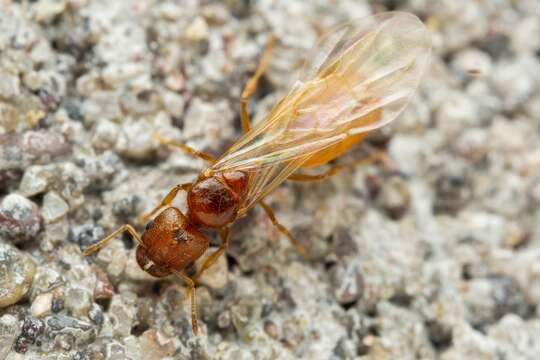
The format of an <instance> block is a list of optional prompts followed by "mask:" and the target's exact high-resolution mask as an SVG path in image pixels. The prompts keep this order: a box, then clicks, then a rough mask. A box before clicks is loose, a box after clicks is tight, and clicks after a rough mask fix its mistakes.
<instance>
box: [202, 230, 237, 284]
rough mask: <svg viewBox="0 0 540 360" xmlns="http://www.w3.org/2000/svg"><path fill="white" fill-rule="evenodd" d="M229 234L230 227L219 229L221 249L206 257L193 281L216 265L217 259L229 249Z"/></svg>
mask: <svg viewBox="0 0 540 360" xmlns="http://www.w3.org/2000/svg"><path fill="white" fill-rule="evenodd" d="M229 235H230V233H229V228H228V227H225V228H222V229H221V230H220V231H219V237H220V238H221V244H219V249H217V250H216V251H214V252H213V253H212V254H210V256H208V257H207V258H206V260H205V261H204V263H203V265H202V267H201V269H200V270H199V271H197V274H195V276H193V281H197V279H198V278H199V277H201V275H202V273H203V272H204V271H205V270H207V269H208V268H210V266H212V265H214V263H215V262H216V261H217V259H219V257H220V256H221V255H223V253H224V252H225V250H226V249H227V245H228V244H229Z"/></svg>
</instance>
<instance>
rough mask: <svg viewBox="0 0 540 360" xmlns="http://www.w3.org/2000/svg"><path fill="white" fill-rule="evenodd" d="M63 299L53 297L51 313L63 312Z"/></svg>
mask: <svg viewBox="0 0 540 360" xmlns="http://www.w3.org/2000/svg"><path fill="white" fill-rule="evenodd" d="M64 304H65V302H64V299H62V298H60V297H56V296H55V297H53V300H52V304H51V310H52V312H53V313H55V314H57V313H59V312H60V311H62V310H64Z"/></svg>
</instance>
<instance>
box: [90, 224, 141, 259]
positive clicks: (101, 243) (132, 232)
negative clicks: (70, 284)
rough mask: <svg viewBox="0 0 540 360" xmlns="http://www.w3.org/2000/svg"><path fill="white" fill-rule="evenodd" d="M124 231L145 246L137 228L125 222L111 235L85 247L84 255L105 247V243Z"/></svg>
mask: <svg viewBox="0 0 540 360" xmlns="http://www.w3.org/2000/svg"><path fill="white" fill-rule="evenodd" d="M124 231H127V232H128V233H129V234H130V235H131V236H132V237H133V238H134V239H135V240H136V241H137V242H138V243H139V245H142V246H144V244H143V242H142V240H141V237H140V236H139V234H137V232H136V231H135V229H134V228H133V226H131V225H129V224H124V225H122V226H121V227H120V228H119V229H117V230H116V231H114V232H112V233H111V234H110V235H109V236H107V237H106V238H104V239H102V240H100V241H98V242H97V243H95V244H92V245H90V246H89V247H87V248H86V249H84V251H83V255H84V256H88V255H90V254H92V253H94V252H96V251H98V250H99V249H101V248H102V247H104V246H105V245H107V243H108V242H109V241H111V240H112V239H113V238H114V237H116V236H117V235H119V234H121V233H123V232H124Z"/></svg>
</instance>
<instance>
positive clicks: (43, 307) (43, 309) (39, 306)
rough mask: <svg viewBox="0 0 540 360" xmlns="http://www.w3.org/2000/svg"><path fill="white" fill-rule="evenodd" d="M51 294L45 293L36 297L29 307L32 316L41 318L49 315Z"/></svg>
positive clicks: (51, 300)
mask: <svg viewBox="0 0 540 360" xmlns="http://www.w3.org/2000/svg"><path fill="white" fill-rule="evenodd" d="M52 302H53V294H52V293H45V294H41V295H38V296H36V298H35V299H34V301H33V302H32V306H31V307H30V312H31V313H32V316H35V317H42V316H45V315H49V314H50V312H51V310H52Z"/></svg>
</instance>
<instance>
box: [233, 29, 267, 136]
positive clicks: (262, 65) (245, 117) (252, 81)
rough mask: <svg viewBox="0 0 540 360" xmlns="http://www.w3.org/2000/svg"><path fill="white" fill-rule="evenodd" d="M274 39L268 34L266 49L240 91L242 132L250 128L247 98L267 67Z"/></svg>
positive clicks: (253, 90)
mask: <svg viewBox="0 0 540 360" xmlns="http://www.w3.org/2000/svg"><path fill="white" fill-rule="evenodd" d="M275 41H276V38H275V37H274V36H270V39H269V40H268V43H267V44H266V49H265V50H264V53H263V55H262V57H261V60H260V61H259V65H257V69H256V70H255V73H254V74H253V75H252V76H251V77H250V78H249V79H248V81H247V82H246V85H245V86H244V90H243V91H242V95H241V96H240V120H241V121H242V132H243V133H244V134H245V133H247V132H248V131H249V128H250V125H249V114H248V111H247V105H248V100H249V97H250V96H251V95H253V93H254V92H255V90H257V84H258V82H259V79H260V78H261V76H262V75H263V74H264V72H265V71H266V69H267V68H268V64H269V63H270V58H271V57H272V48H273V47H274V43H275Z"/></svg>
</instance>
